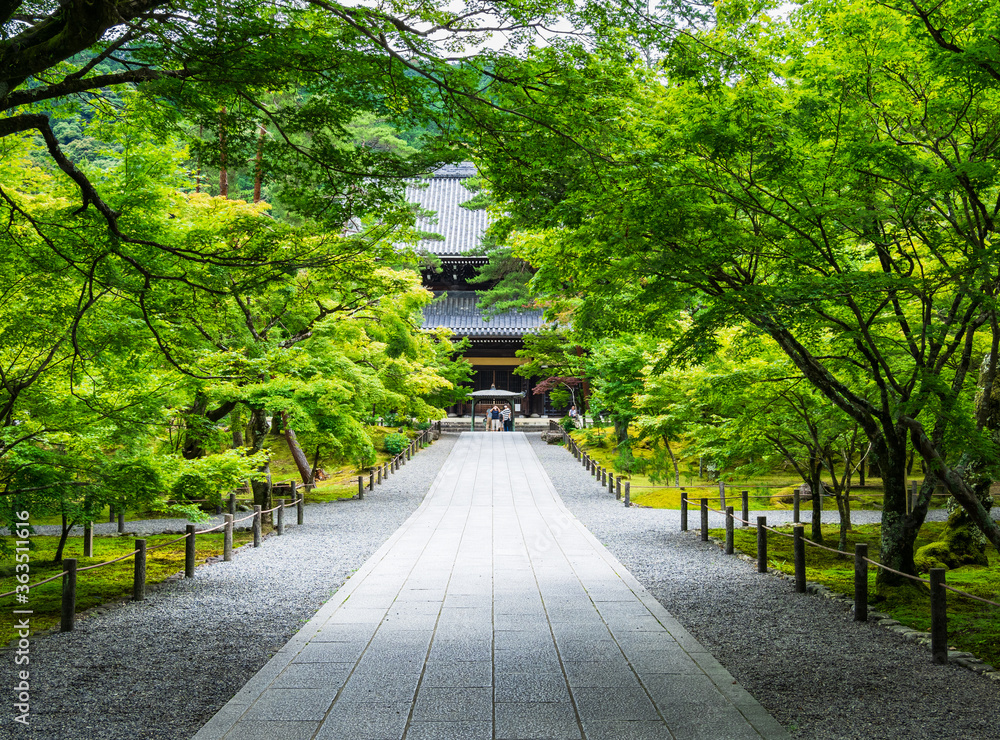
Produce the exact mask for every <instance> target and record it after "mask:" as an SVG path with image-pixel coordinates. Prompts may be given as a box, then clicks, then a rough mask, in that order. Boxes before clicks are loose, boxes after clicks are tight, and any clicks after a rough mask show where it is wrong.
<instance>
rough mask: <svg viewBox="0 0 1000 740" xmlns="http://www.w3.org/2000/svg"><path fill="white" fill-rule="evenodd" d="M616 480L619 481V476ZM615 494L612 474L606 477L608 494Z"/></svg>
mask: <svg viewBox="0 0 1000 740" xmlns="http://www.w3.org/2000/svg"><path fill="white" fill-rule="evenodd" d="M618 480H621V476H620V475H619V476H618ZM614 492H615V474H614V473H612V474H611V475H609V476H608V493H614Z"/></svg>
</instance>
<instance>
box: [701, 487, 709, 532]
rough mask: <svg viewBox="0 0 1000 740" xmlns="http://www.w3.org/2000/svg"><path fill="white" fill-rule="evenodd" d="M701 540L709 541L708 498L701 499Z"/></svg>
mask: <svg viewBox="0 0 1000 740" xmlns="http://www.w3.org/2000/svg"><path fill="white" fill-rule="evenodd" d="M701 541H702V542H708V499H707V498H703V499H702V500H701Z"/></svg>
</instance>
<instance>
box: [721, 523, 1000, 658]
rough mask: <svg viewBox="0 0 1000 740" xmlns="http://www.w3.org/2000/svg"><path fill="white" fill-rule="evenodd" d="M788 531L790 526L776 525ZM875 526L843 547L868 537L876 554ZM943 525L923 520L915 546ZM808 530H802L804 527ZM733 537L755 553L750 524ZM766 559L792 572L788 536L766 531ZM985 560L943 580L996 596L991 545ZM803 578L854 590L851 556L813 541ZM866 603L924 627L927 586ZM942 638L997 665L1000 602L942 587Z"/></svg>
mask: <svg viewBox="0 0 1000 740" xmlns="http://www.w3.org/2000/svg"><path fill="white" fill-rule="evenodd" d="M776 529H778V530H779V531H783V532H786V533H787V534H789V535H791V527H776ZM880 529H881V528H880V526H879V525H878V524H866V525H862V526H857V527H855V528H854V530H853V531H852V532H850V533H848V538H847V540H848V552H852V553H853V551H854V545H855V544H856V543H858V542H866V543H868V552H869V557H870V558H871V559H872V560H878V559H879V541H880ZM943 529H944V522H927V523H925V524H924V526H923V527H922V528H921V530H920V535H919V537H918V538H917V547H918V548H919V547H921V546H923V545H926V544H928V543H930V542H933V541H935V540H936V539H937V538H938V537H939V536H940V534H941V532H942V530H943ZM709 531H710V534H712V535H713V536H714V537H717V538H720V539H722V538H724V537H725V530H722V529H718V530H709ZM807 536H808V533H807ZM823 537H824V539H825V544H826V545H827V546H828V547H830V546H834V547H835V546H836V543H837V540H838V537H839V528H838V526H837V525H835V524H834V525H825V526H824V527H823ZM734 542H735V545H736V549H737V550H740V551H742V552H744V553H746V554H747V555H750V556H751V557H754V558H756V557H757V534H756V530H755V529H753V528H737V529H736V531H735V536H734ZM767 555H768V564H769V566H770V567H772V568H776V569H778V570H780V571H782V572H784V573H788V574H793V573H794V572H795V566H794V559H793V554H792V540H791V537H782V536H780V535H776V534H773V533H769V534H768V543H767ZM988 557H989V562H990V564H989V566H987V567H983V566H963V567H961V568H955V569H953V570H949V571H948V573H947V583H948V585H950V586H954V587H955V588H957V589H960V590H962V591H966V592H968V593H971V594H973V595H975V596H979V597H982V598H986V599H990V600H992V601H998V602H1000V556H998V555H997V552H996V551H995V550H992V549H991V550H990V551H989V552H988ZM806 578H807V579H808V580H810V581H813V582H815V583H821V584H823V585H824V586H826V587H827V588H829V589H830V590H831V591H835V592H837V593H842V594H846V595H848V596H850V597H852V598H853V596H854V558H853V555H852V556H850V557H844V556H840V555H836V554H834V553H830V552H827V551H825V550H820V549H819V548H816V547H808V546H807V547H806ZM868 583H869V594H870V595H871V596H870V599H874V594H875V569H874V568H869V573H868ZM872 608H875V609H878V610H879V611H882V612H885V613H886V614H889V615H890V616H892V618H893V619H897V620H899V621H900V622H901V623H902V624H905V625H907V626H909V627H912V628H913V629H917V630H929V629H930V624H931V621H930V596H929V594H928V591H927V587H926V586H924V585H923V584H919V588H902V589H895V590H893V591H892V592H891V593H889V594H888V595H887V597H886V598H885V600H883V601H879V602H875V601H874V600H873V601H872ZM948 644H949V645H950V646H952V647H954V648H956V649H958V650H966V651H968V652H970V653H973V654H974V655H976V656H977V657H979V658H981V659H982V660H984V661H986V662H987V663H990V664H991V665H993V666H997V667H1000V607H994V606H989V605H987V604H982V603H980V602H977V601H973V600H972V599H967V598H962V597H960V596H958V595H956V594H954V593H951V592H949V593H948Z"/></svg>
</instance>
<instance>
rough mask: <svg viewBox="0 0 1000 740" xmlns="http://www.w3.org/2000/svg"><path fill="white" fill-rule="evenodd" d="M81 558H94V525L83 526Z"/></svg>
mask: <svg viewBox="0 0 1000 740" xmlns="http://www.w3.org/2000/svg"><path fill="white" fill-rule="evenodd" d="M83 557H85V558H92V557H94V523H93V522H85V523H84V525H83Z"/></svg>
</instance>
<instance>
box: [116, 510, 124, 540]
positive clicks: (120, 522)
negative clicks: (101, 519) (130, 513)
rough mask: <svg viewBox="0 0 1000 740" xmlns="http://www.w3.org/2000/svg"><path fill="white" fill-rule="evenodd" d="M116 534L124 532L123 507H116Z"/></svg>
mask: <svg viewBox="0 0 1000 740" xmlns="http://www.w3.org/2000/svg"><path fill="white" fill-rule="evenodd" d="M117 513H118V534H125V507H124V506H121V507H119V508H118V512H117Z"/></svg>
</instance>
